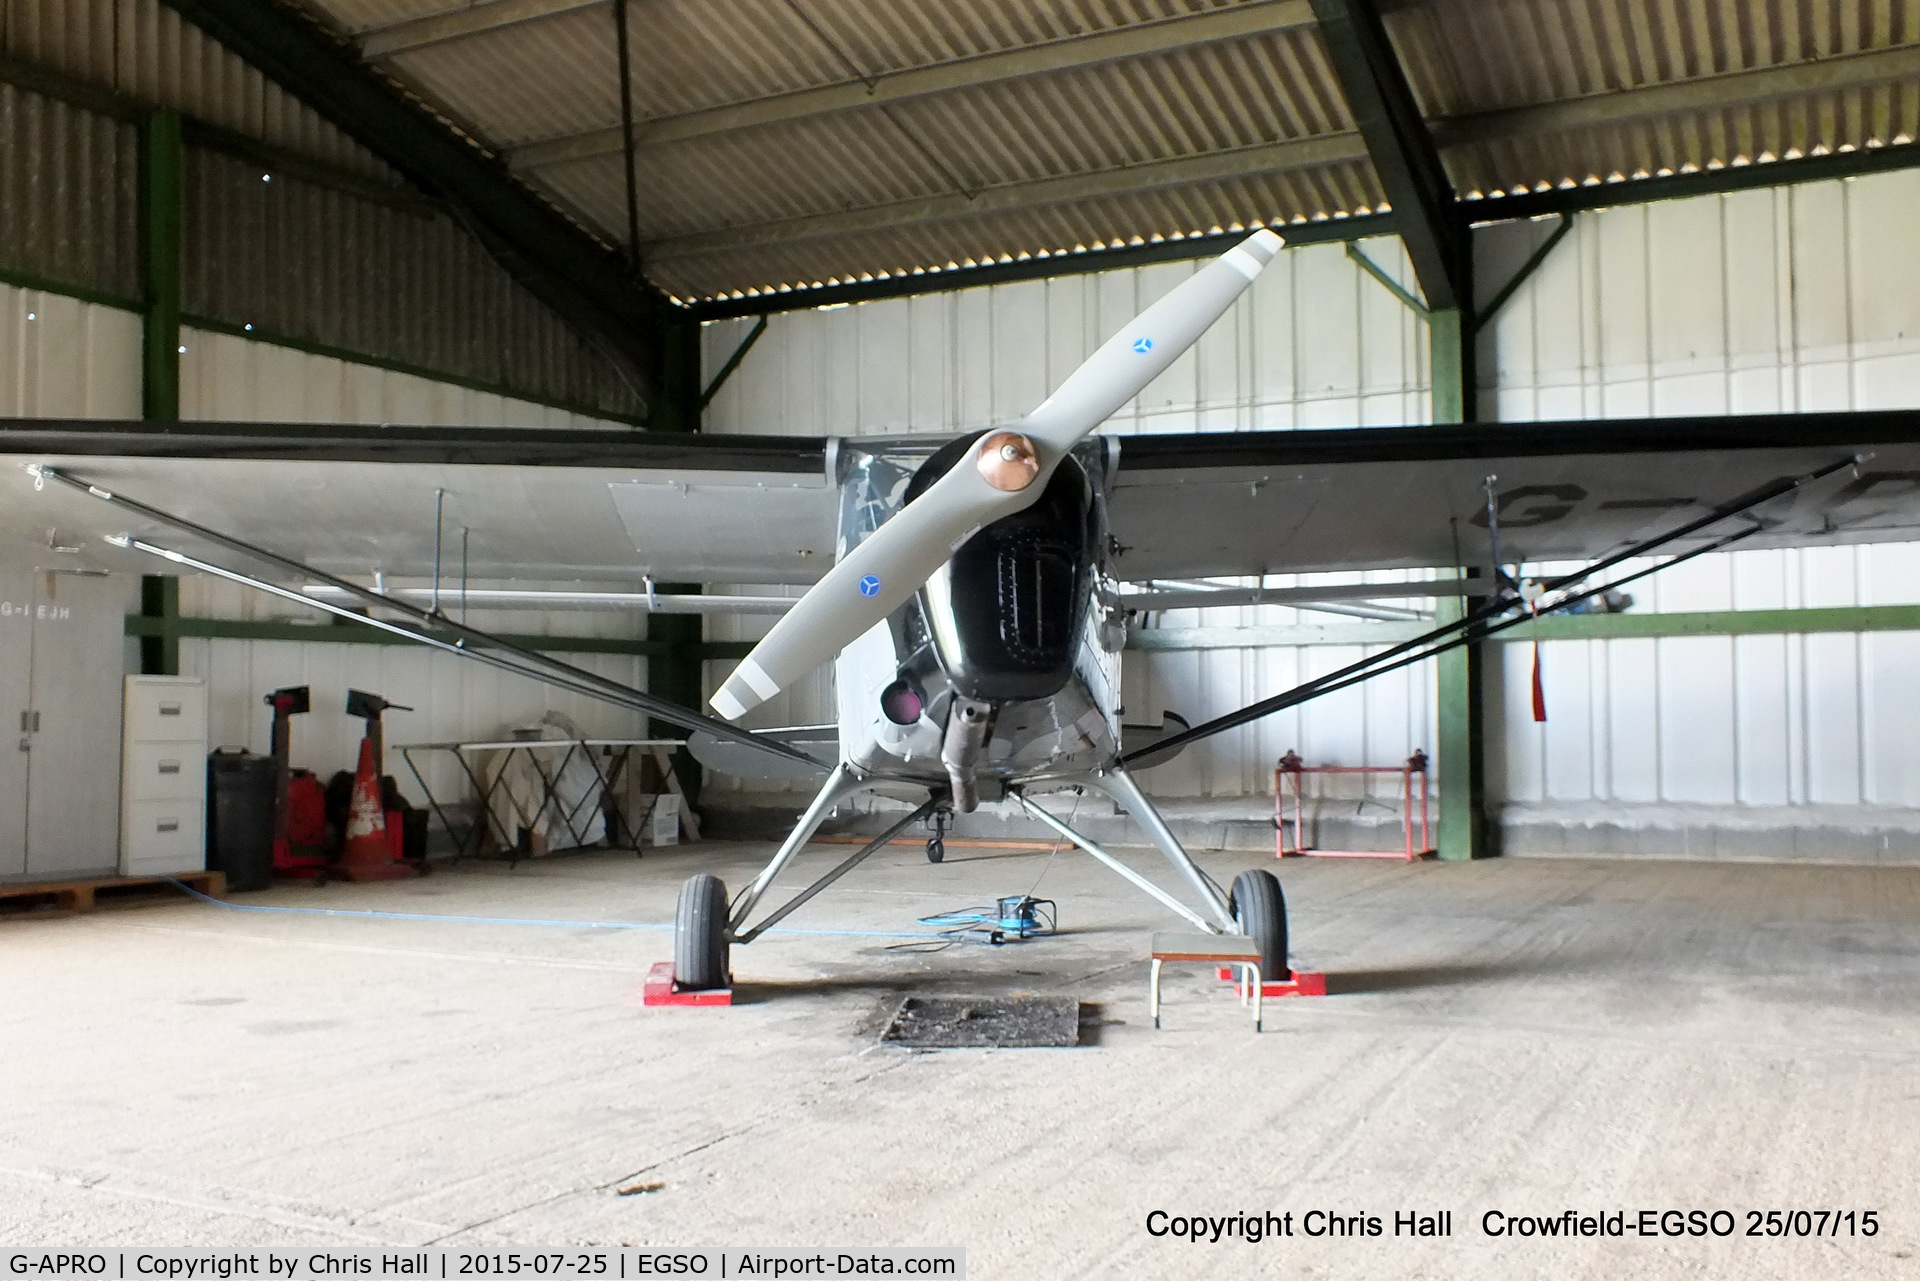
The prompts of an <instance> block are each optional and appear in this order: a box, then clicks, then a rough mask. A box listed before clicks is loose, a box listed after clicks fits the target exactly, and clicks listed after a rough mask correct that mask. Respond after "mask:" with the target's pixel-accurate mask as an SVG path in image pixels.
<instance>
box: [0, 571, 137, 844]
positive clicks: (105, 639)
mask: <svg viewBox="0 0 1920 1281" xmlns="http://www.w3.org/2000/svg"><path fill="white" fill-rule="evenodd" d="M125 597H126V590H125V587H124V585H123V584H122V583H121V582H120V581H119V580H118V579H110V578H108V577H106V576H104V575H97V574H74V573H58V572H52V573H50V572H47V571H44V570H8V569H4V568H0V715H3V716H4V717H5V720H4V721H0V725H4V726H5V728H6V729H8V730H10V731H13V732H12V733H9V734H8V735H7V736H6V739H4V740H0V744H4V750H0V878H12V879H21V878H26V879H30V880H45V879H49V878H54V877H61V876H73V875H80V874H91V873H95V872H100V873H111V872H112V871H113V869H114V867H115V866H116V864H117V863H118V860H119V846H120V699H121V674H122V672H123V671H124V670H125V666H126V662H125V659H124V657H123V655H124V652H125V647H126V641H125V639H124V637H123V631H124V625H123V622H122V620H123V618H124V617H125V614H126V599H125Z"/></svg>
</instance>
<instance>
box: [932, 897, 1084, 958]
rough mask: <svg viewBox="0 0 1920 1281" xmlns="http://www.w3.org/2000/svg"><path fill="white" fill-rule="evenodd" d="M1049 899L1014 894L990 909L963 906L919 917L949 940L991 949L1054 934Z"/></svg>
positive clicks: (1052, 907) (1053, 919) (1055, 917)
mask: <svg viewBox="0 0 1920 1281" xmlns="http://www.w3.org/2000/svg"><path fill="white" fill-rule="evenodd" d="M1057 919H1058V918H1057V916H1056V915H1055V908H1054V903H1053V900H1052V899H1046V898H1035V897H1033V895H1031V894H1014V895H1011V896H1009V897H1007V898H1002V899H995V900H994V904H993V906H992V907H991V908H986V907H963V908H958V909H956V910H954V911H951V912H936V913H935V914H934V915H932V916H923V917H921V918H920V923H921V924H922V925H931V926H934V927H935V928H937V929H940V930H941V931H942V932H943V933H945V934H946V935H947V936H948V938H949V940H950V941H952V940H958V939H971V940H973V941H975V942H979V943H991V944H992V945H993V946H995V947H999V946H1000V945H1001V944H1003V943H1005V942H1007V941H1008V940H1009V939H1016V940H1017V939H1026V938H1033V937H1034V936H1036V935H1040V934H1051V933H1053V932H1054V929H1055V924H1056V921H1057Z"/></svg>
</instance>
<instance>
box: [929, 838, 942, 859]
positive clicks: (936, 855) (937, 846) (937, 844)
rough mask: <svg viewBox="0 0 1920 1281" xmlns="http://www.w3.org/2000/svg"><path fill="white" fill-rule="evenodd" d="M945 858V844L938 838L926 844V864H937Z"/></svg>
mask: <svg viewBox="0 0 1920 1281" xmlns="http://www.w3.org/2000/svg"><path fill="white" fill-rule="evenodd" d="M946 856H947V843H946V842H945V841H943V840H941V839H940V838H939V837H937V836H936V837H934V838H933V839H932V840H930V841H928V842H927V862H929V863H938V862H939V861H940V860H941V859H943V858H945V857H946Z"/></svg>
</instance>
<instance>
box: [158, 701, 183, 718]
mask: <svg viewBox="0 0 1920 1281" xmlns="http://www.w3.org/2000/svg"><path fill="white" fill-rule="evenodd" d="M160 714H161V715H162V716H178V715H179V714H180V704H178V703H162V704H160Z"/></svg>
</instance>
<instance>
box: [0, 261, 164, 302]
mask: <svg viewBox="0 0 1920 1281" xmlns="http://www.w3.org/2000/svg"><path fill="white" fill-rule="evenodd" d="M0 285H12V286H13V287H14V288H15V289H32V290H35V291H37V292H39V293H43V294H57V295H59V296H60V297H62V298H74V299H78V300H79V301H80V302H90V303H94V304H96V305H98V306H101V307H115V308H118V309H119V310H121V311H138V312H144V311H146V306H145V305H144V304H143V303H142V302H141V301H140V300H139V299H138V298H128V297H123V296H122V295H120V294H114V293H106V292H103V291H102V290H99V289H89V288H88V287H87V286H85V285H76V284H74V283H73V282H71V281H67V280H55V279H53V278H52V277H51V276H37V275H34V274H33V273H32V272H28V271H15V270H14V269H12V268H11V267H0Z"/></svg>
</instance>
